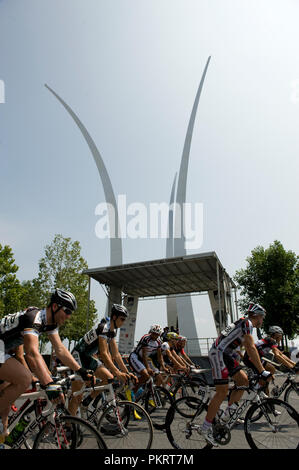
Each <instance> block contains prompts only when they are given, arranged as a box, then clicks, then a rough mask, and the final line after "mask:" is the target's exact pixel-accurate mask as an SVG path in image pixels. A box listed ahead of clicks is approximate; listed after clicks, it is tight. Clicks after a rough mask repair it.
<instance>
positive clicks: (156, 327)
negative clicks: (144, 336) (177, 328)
mask: <svg viewBox="0 0 299 470" xmlns="http://www.w3.org/2000/svg"><path fill="white" fill-rule="evenodd" d="M149 333H158V335H161V334H162V333H163V330H162V327H161V326H160V325H152V326H151V327H150V330H149Z"/></svg>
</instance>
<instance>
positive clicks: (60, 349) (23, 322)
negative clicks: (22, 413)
mask: <svg viewBox="0 0 299 470" xmlns="http://www.w3.org/2000/svg"><path fill="white" fill-rule="evenodd" d="M76 308H77V302H76V299H75V297H74V295H73V294H72V293H71V292H67V291H65V290H62V289H56V290H55V291H54V292H53V293H52V295H51V299H50V303H49V305H48V306H47V307H46V308H44V309H43V310H39V309H38V308H36V307H29V308H27V309H26V310H24V311H22V312H17V313H14V314H10V315H7V316H5V317H4V318H2V319H1V321H0V340H1V341H2V344H4V347H5V360H4V363H2V364H0V380H4V381H6V382H8V383H9V385H8V386H7V387H5V389H4V390H2V392H1V394H0V428H1V429H0V434H1V433H2V434H3V435H7V418H8V413H9V410H10V407H11V405H12V404H13V403H14V402H15V400H16V399H17V398H18V397H19V396H20V395H21V394H22V393H24V392H25V391H26V390H27V389H28V388H29V386H30V384H31V380H32V372H33V373H34V375H36V376H37V377H38V379H39V381H40V384H41V386H42V388H44V389H45V391H46V393H47V395H48V398H49V399H50V400H52V401H53V402H54V403H59V402H61V401H63V400H64V398H63V394H62V388H61V387H60V386H59V385H56V384H54V383H53V380H52V376H51V374H50V372H49V369H48V367H47V366H46V363H45V361H44V360H43V358H42V355H41V354H40V352H39V343H38V339H39V335H40V334H41V333H46V334H47V335H48V337H49V340H50V342H51V343H52V346H53V348H54V349H55V351H56V355H57V356H58V357H59V359H60V360H61V361H62V363H63V364H64V365H66V366H68V367H70V368H71V369H72V370H74V371H76V372H78V373H79V374H80V375H81V377H82V378H83V380H88V379H89V378H90V376H89V374H88V372H87V370H85V369H83V368H81V367H80V366H79V364H78V363H77V362H76V361H75V359H74V358H73V356H72V355H71V353H70V352H69V351H68V350H67V348H66V347H65V346H64V345H63V343H62V341H61V339H60V336H59V327H60V326H62V325H63V324H64V323H65V322H66V321H67V320H68V319H69V318H70V316H71V314H72V313H73V312H74V311H75V310H76ZM21 344H23V345H24V351H25V353H26V362H27V363H28V366H29V368H30V370H29V369H28V368H26V367H25V366H24V365H23V364H22V363H20V362H19V361H18V360H17V359H16V358H14V357H12V356H11V355H10V354H9V352H10V351H11V350H13V349H15V348H17V347H18V346H19V345H21ZM31 371H32V372H31ZM1 421H2V422H1Z"/></svg>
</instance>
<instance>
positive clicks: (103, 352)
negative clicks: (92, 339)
mask: <svg viewBox="0 0 299 470" xmlns="http://www.w3.org/2000/svg"><path fill="white" fill-rule="evenodd" d="M98 347H99V357H100V359H101V361H103V363H104V365H105V366H106V367H107V369H109V370H110V372H111V373H112V374H113V375H114V377H119V376H120V375H121V371H120V370H119V369H118V368H117V367H116V366H115V365H114V362H113V360H112V356H111V354H110V351H109V348H108V344H107V341H106V339H105V338H101V337H99V346H98Z"/></svg>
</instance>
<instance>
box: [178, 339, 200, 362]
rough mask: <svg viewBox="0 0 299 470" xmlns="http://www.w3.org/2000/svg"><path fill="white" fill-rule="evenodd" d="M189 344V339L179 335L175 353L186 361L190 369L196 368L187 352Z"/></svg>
mask: <svg viewBox="0 0 299 470" xmlns="http://www.w3.org/2000/svg"><path fill="white" fill-rule="evenodd" d="M186 344H187V338H186V337H185V336H181V335H178V340H177V345H176V348H175V352H176V353H177V355H178V356H179V357H180V358H181V359H182V360H183V361H184V363H185V364H186V365H187V366H189V367H196V365H195V364H194V362H193V361H192V360H191V359H190V357H189V356H188V354H187V353H186V351H185V349H184V348H185V347H186Z"/></svg>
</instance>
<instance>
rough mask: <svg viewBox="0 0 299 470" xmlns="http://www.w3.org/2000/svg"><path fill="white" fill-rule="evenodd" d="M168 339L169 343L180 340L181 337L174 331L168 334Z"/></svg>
mask: <svg viewBox="0 0 299 470" xmlns="http://www.w3.org/2000/svg"><path fill="white" fill-rule="evenodd" d="M166 338H167V341H169V340H171V339H179V335H178V334H177V333H175V332H174V331H170V332H169V333H167V335H166Z"/></svg>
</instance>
